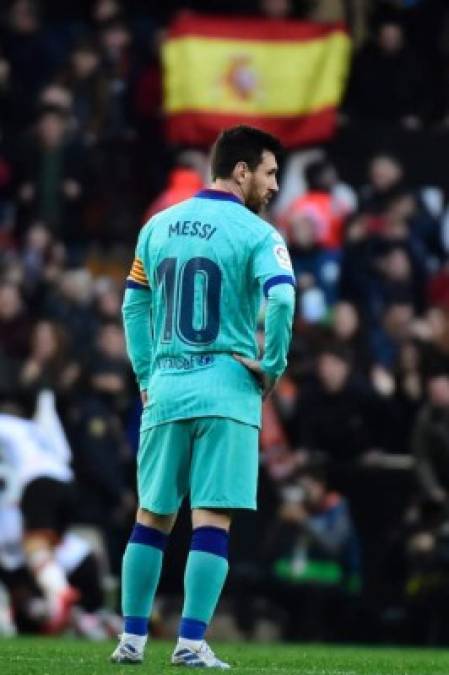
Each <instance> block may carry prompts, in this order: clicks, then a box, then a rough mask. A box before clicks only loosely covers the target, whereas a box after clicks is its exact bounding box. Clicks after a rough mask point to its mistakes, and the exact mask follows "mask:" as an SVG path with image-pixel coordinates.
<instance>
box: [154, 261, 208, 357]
mask: <svg viewBox="0 0 449 675" xmlns="http://www.w3.org/2000/svg"><path fill="white" fill-rule="evenodd" d="M156 279H157V283H158V285H162V289H163V293H164V299H165V307H166V313H165V323H164V327H163V333H162V341H163V342H171V340H172V337H173V329H174V324H175V326H176V332H177V335H178V336H179V338H180V339H181V340H182V341H183V342H185V343H187V344H189V345H207V344H210V343H211V342H213V341H214V340H215V339H216V337H217V335H218V331H219V327H220V296H221V270H220V268H219V267H218V265H217V264H216V263H215V262H214V261H213V260H210V259H209V258H190V260H187V262H184V263H183V264H182V265H181V267H180V269H179V270H178V259H177V258H165V259H164V260H163V261H162V262H161V263H160V264H159V266H158V268H157V270H156Z"/></svg>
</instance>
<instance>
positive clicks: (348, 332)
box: [330, 301, 372, 375]
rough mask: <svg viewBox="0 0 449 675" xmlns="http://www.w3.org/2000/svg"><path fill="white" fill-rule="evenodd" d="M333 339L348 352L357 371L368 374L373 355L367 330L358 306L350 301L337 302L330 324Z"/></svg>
mask: <svg viewBox="0 0 449 675" xmlns="http://www.w3.org/2000/svg"><path fill="white" fill-rule="evenodd" d="M330 334H331V339H332V341H333V342H334V343H335V344H337V345H340V346H341V347H342V348H343V349H345V350H346V351H347V352H348V355H349V357H350V359H351V363H352V364H353V367H354V370H355V372H359V373H363V374H365V375H367V374H368V372H369V369H370V366H371V361H372V356H371V353H370V349H369V344H368V340H367V335H366V331H365V329H364V326H363V324H362V322H361V320H360V316H359V313H358V311H357V308H356V307H355V306H354V305H352V304H351V303H350V302H345V301H341V302H337V304H336V305H335V306H334V308H333V314H332V322H331V326H330Z"/></svg>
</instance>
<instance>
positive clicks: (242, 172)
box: [232, 162, 249, 185]
mask: <svg viewBox="0 0 449 675" xmlns="http://www.w3.org/2000/svg"><path fill="white" fill-rule="evenodd" d="M248 171H249V169H248V164H247V163H246V162H237V164H236V165H235V167H234V171H233V172H232V177H233V178H234V180H235V181H236V183H238V185H241V184H242V183H244V182H245V180H246V176H247V175H248Z"/></svg>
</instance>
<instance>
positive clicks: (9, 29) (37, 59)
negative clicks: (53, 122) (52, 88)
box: [3, 0, 56, 122]
mask: <svg viewBox="0 0 449 675" xmlns="http://www.w3.org/2000/svg"><path fill="white" fill-rule="evenodd" d="M3 39H4V43H3V46H4V53H5V57H6V59H7V60H8V63H9V65H10V68H11V75H10V77H11V79H12V80H13V83H14V85H13V86H14V90H15V95H16V97H17V99H18V100H17V101H16V105H15V107H14V110H15V112H17V113H18V114H20V118H21V120H23V121H24V122H26V121H28V120H29V119H30V118H29V115H30V110H32V107H30V100H31V101H33V99H34V97H35V96H36V94H37V92H38V91H39V90H40V89H41V88H42V86H43V85H44V84H45V83H46V82H47V81H48V79H49V78H50V77H51V75H52V73H53V72H54V68H55V66H56V63H55V62H54V60H53V54H52V52H51V48H50V44H49V41H48V40H47V39H46V35H45V31H44V28H43V26H42V22H41V16H40V13H39V8H38V4H37V3H36V2H34V0H14V2H12V3H11V5H10V7H9V10H8V13H7V22H6V31H5V33H4V36H3Z"/></svg>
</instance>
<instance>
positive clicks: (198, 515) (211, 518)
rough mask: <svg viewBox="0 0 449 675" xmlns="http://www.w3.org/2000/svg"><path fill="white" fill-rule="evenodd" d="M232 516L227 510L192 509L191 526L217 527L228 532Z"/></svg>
mask: <svg viewBox="0 0 449 675" xmlns="http://www.w3.org/2000/svg"><path fill="white" fill-rule="evenodd" d="M231 520H232V515H231V511H230V510H227V509H217V510H215V509H214V510H212V509H193V510H192V526H193V528H194V529H195V528H197V527H219V528H221V529H223V530H226V531H228V530H229V528H230V527H231Z"/></svg>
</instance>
